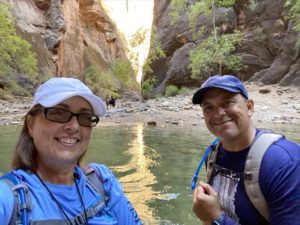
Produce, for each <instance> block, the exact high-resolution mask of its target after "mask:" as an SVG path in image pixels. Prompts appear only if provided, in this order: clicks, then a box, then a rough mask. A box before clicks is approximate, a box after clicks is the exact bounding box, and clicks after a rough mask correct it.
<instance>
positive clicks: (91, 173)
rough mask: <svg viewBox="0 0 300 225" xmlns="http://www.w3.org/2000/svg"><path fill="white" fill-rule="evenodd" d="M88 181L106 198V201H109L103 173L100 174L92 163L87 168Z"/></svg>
mask: <svg viewBox="0 0 300 225" xmlns="http://www.w3.org/2000/svg"><path fill="white" fill-rule="evenodd" d="M85 176H86V181H87V182H88V183H89V185H91V186H92V187H93V188H94V189H95V190H96V191H97V192H98V193H99V194H100V195H101V198H102V199H104V202H105V203H106V202H108V200H109V197H108V196H107V195H106V193H105V190H104V187H103V181H102V177H101V174H99V173H98V172H97V171H96V170H95V169H94V168H93V167H92V166H91V165H89V166H88V168H87V169H86V170H85Z"/></svg>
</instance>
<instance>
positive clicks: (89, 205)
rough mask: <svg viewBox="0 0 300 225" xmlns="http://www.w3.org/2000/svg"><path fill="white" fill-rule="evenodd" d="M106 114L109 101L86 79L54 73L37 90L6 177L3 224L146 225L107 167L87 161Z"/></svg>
mask: <svg viewBox="0 0 300 225" xmlns="http://www.w3.org/2000/svg"><path fill="white" fill-rule="evenodd" d="M104 114H105V103H104V102H103V101H102V100H101V99H100V98H99V97H97V96H96V95H94V94H93V93H92V92H91V90H90V89H89V88H88V87H87V86H86V85H84V84H83V83H82V82H81V81H80V80H77V79H74V78H52V79H50V80H48V81H47V82H46V83H44V84H42V85H41V86H40V87H39V88H38V89H37V91H36V92H35V95H34V98H33V104H32V107H31V108H30V110H29V112H28V113H27V114H26V115H25V118H24V124H23V128H22V130H21V134H20V137H19V140H18V143H17V145H16V148H15V150H14V157H13V161H12V169H13V170H12V171H10V172H9V173H6V174H4V175H3V176H2V177H1V179H0V218H1V219H0V225H8V224H23V225H27V224H57V225H59V224H70V225H75V224H78V225H79V224H82V225H83V224H86V225H87V224H95V225H97V224H99V225H103V224H115V225H117V224H118V225H140V224H142V222H141V220H140V218H139V216H138V215H137V213H136V211H135V209H134V208H133V206H132V205H131V203H130V202H129V200H128V199H127V197H126V196H125V194H124V192H123V190H122V187H121V185H120V183H119V182H118V180H117V178H116V177H115V176H114V175H113V173H112V172H111V171H110V170H109V169H108V168H107V167H106V166H104V165H102V164H98V163H92V164H90V165H88V166H83V165H81V163H82V160H83V157H84V155H85V154H86V152H87V149H88V144H89V141H90V137H91V133H92V127H95V126H96V125H97V124H98V122H99V116H103V115H104ZM99 147H101V146H99ZM103 157H105V156H103ZM83 168H84V169H83Z"/></svg>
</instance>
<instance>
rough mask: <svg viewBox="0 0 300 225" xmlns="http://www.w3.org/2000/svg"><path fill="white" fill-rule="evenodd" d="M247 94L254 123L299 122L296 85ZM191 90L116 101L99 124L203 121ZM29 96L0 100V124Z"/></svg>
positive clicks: (12, 120) (14, 118) (12, 118)
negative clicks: (250, 99) (185, 92)
mask: <svg viewBox="0 0 300 225" xmlns="http://www.w3.org/2000/svg"><path fill="white" fill-rule="evenodd" d="M247 89H248V91H249V97H250V98H252V99H254V103H255V113H254V115H253V119H254V121H256V122H268V123H269V122H272V123H279V124H280V123H285V124H300V97H299V96H300V88H296V87H279V86H277V85H267V86H266V85H264V86H258V85H250V84H248V85H247ZM195 91H196V89H195V90H190V91H189V93H188V94H187V95H184V96H183V95H182V96H175V97H168V98H166V97H162V98H159V99H153V100H148V101H143V102H142V101H125V100H123V101H122V102H121V101H120V100H118V101H117V102H116V103H117V104H116V107H114V108H110V109H108V111H107V114H106V115H105V116H104V117H102V118H101V120H100V126H101V124H102V125H119V124H130V123H146V124H157V125H161V126H165V125H168V124H173V125H194V126H196V125H198V124H201V123H203V119H202V112H201V109H200V107H199V106H198V105H193V104H192V103H191V98H192V95H193V93H194V92H195ZM30 104H31V99H30V98H10V99H8V100H0V125H8V124H9V125H19V124H21V123H22V118H23V116H24V115H25V113H26V112H27V111H28V109H29V108H30Z"/></svg>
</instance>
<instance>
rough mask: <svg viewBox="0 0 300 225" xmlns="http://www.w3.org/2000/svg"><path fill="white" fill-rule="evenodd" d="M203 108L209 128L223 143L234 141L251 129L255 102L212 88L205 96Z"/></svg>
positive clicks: (236, 94) (239, 95) (237, 94)
mask: <svg viewBox="0 0 300 225" xmlns="http://www.w3.org/2000/svg"><path fill="white" fill-rule="evenodd" d="M201 107H202V110H203V115H204V119H205V123H206V126H207V128H208V129H209V131H210V132H211V133H212V134H214V135H215V136H219V137H220V138H221V139H222V140H223V141H226V140H227V141H234V140H236V138H238V137H241V136H243V135H245V134H246V133H247V132H248V131H249V129H250V124H251V115H252V113H253V110H254V105H253V101H252V100H247V99H245V98H244V97H243V96H242V95H241V94H239V93H232V92H228V91H225V90H222V89H219V88H211V89H209V90H208V91H207V92H205V94H204V95H203V101H202V104H201Z"/></svg>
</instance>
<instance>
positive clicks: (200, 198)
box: [192, 182, 222, 224]
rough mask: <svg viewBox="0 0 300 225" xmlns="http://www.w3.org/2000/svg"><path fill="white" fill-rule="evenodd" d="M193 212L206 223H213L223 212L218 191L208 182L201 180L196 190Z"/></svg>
mask: <svg viewBox="0 0 300 225" xmlns="http://www.w3.org/2000/svg"><path fill="white" fill-rule="evenodd" d="M192 208H193V212H194V213H195V214H196V216H197V217H198V218H199V219H200V220H201V221H203V222H204V223H205V224H211V223H212V221H213V220H214V219H216V218H218V217H219V216H220V215H221V213H222V209H221V205H220V203H219V198H218V193H217V192H215V191H214V190H213V188H212V187H211V186H210V185H209V184H206V183H203V182H200V184H199V186H197V187H196V189H195V191H194V197H193V204H192Z"/></svg>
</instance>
